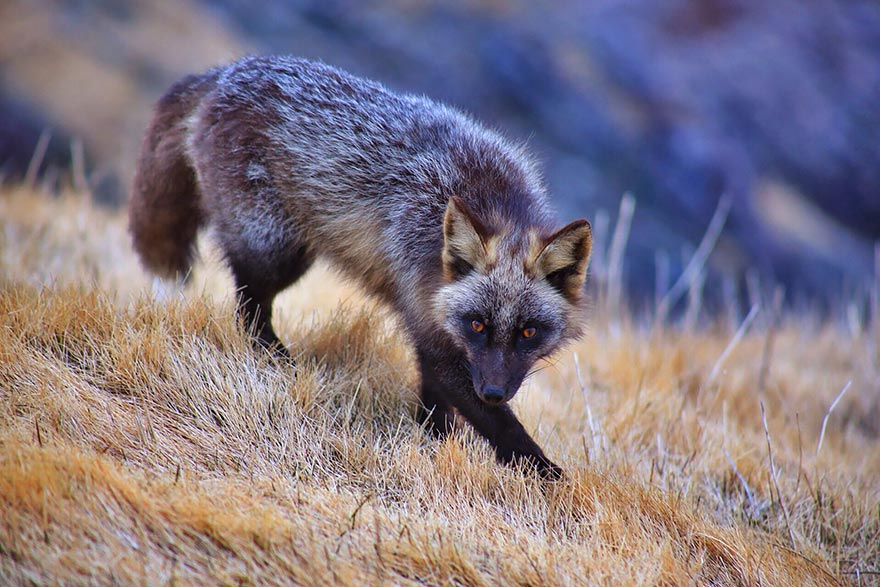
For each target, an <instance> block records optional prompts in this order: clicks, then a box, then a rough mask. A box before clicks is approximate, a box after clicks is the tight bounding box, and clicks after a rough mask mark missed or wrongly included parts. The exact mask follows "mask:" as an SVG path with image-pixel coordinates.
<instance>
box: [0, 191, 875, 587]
mask: <svg viewBox="0 0 880 587" xmlns="http://www.w3.org/2000/svg"><path fill="white" fill-rule="evenodd" d="M200 249H201V251H202V255H201V257H202V259H201V261H200V262H199V264H198V266H197V268H196V271H195V273H194V276H193V279H192V283H190V285H189V286H188V287H187V288H186V289H184V290H183V291H182V292H174V291H171V292H170V293H168V292H167V291H166V292H165V293H164V295H162V296H158V295H156V293H155V292H154V289H153V283H152V281H151V279H150V278H149V277H148V276H147V275H146V274H145V273H144V272H143V271H142V270H141V268H140V266H139V265H138V263H137V260H136V258H135V256H134V254H133V252H132V251H131V248H130V245H129V239H128V236H127V234H126V230H125V210H120V211H110V210H106V209H102V208H100V207H99V206H96V205H93V204H92V203H91V201H90V198H89V197H88V196H87V195H83V194H78V193H67V194H63V195H61V196H50V195H46V194H40V193H37V190H34V189H29V188H23V187H9V186H7V187H3V188H0V402H2V409H0V513H2V515H0V583H3V584H14V585H18V584H21V585H30V584H36V585H43V584H47V585H49V584H52V585H54V584H65V585H72V584H97V585H115V584H123V585H127V584H137V585H142V584H143V585H165V584H175V585H203V584H218V585H229V584H236V585H240V584H254V585H290V584H298V585H328V584H333V585H379V584H383V585H384V584H399V585H589V584H597V585H692V584H696V585H768V586H776V585H797V586H807V585H838V584H853V585H871V584H877V583H878V573H880V442H878V436H880V424H878V421H880V398H878V396H880V394H878V393H877V389H878V385H880V371H878V369H880V360H878V350H877V349H878V342H880V336H878V330H880V329H878V327H877V325H876V324H874V325H873V326H872V325H870V324H867V323H865V320H864V318H863V317H862V315H863V314H864V312H863V311H860V310H859V307H858V306H856V305H850V306H847V309H848V311H843V312H841V313H840V314H841V317H839V318H835V317H834V316H832V317H831V318H830V319H828V320H827V321H820V320H819V319H818V318H815V317H812V316H809V315H803V314H800V315H797V316H795V315H792V314H787V315H785V316H784V317H779V316H775V315H774V314H773V312H772V311H771V310H769V309H768V308H767V306H766V305H765V307H763V308H762V310H760V311H759V312H758V314H756V315H755V319H754V320H753V321H752V322H751V323H750V324H749V328H748V329H746V330H745V333H744V336H742V337H741V338H738V337H736V336H734V333H735V331H736V330H737V327H738V326H739V323H740V322H741V320H742V316H738V315H737V314H736V312H731V317H730V318H729V319H726V320H716V321H714V322H711V323H710V324H709V325H703V326H702V327H700V328H699V329H695V328H684V327H680V326H679V327H675V326H671V325H663V324H656V323H652V322H651V321H650V320H645V319H643V318H641V319H638V320H636V319H630V318H627V317H625V316H624V317H623V318H622V319H610V318H609V317H608V316H609V313H608V312H607V311H606V310H607V304H608V301H607V300H604V301H603V299H602V296H601V295H600V296H598V298H597V299H598V301H597V302H596V303H595V304H594V306H593V308H592V310H591V320H590V321H591V327H590V330H589V333H588V334H587V336H586V337H585V338H584V339H583V340H582V341H579V342H577V343H575V344H573V345H572V346H570V347H568V348H566V349H565V350H564V351H562V352H560V353H559V355H558V356H556V357H554V359H553V360H552V361H551V362H548V363H547V365H546V368H544V369H542V370H541V371H540V372H539V373H537V374H536V375H535V376H533V377H532V378H531V379H529V380H528V381H527V382H526V384H525V385H524V388H523V389H522V390H521V391H520V393H519V395H518V396H517V398H516V399H515V400H514V409H515V410H516V412H517V413H518V414H519V415H520V417H521V419H522V420H523V422H524V423H525V425H526V427H527V428H528V429H529V430H530V431H531V432H532V433H533V434H534V436H535V438H536V439H537V440H538V442H539V444H541V445H542V446H543V447H544V449H545V451H546V452H547V454H548V456H550V457H551V458H552V459H553V460H555V461H556V462H558V463H559V464H560V465H562V466H563V467H564V468H565V470H566V472H567V475H566V477H565V478H564V479H563V480H562V481H559V482H556V483H549V482H544V481H541V480H540V479H538V478H536V477H535V476H534V475H533V474H531V473H529V472H528V471H521V470H516V469H511V468H507V467H504V466H502V465H499V464H497V463H496V462H495V460H494V458H493V456H492V455H491V453H490V450H489V448H488V446H487V445H486V444H485V443H484V442H483V441H482V440H480V439H479V438H477V437H475V436H474V435H473V434H472V433H471V432H470V431H469V429H468V428H467V427H462V428H461V429H460V430H458V431H457V432H456V433H455V434H454V435H453V436H452V437H450V438H449V439H447V440H445V441H443V442H437V441H434V440H432V439H430V437H429V436H428V435H427V434H426V433H425V431H424V430H422V429H421V428H420V427H419V426H418V425H417V423H416V422H415V421H414V419H413V416H414V414H415V407H416V401H417V384H418V376H417V374H416V372H415V369H414V365H413V361H412V355H411V352H410V350H409V348H408V346H407V342H406V340H405V338H404V336H403V335H402V333H401V331H400V330H399V328H398V327H397V325H396V323H395V322H394V320H393V318H392V317H391V316H390V315H389V314H388V313H387V311H386V310H385V309H384V308H382V307H379V306H377V305H376V304H374V303H373V302H371V301H370V300H368V299H365V298H363V297H362V296H360V295H359V294H358V293H357V290H356V288H354V287H352V286H351V285H347V284H344V283H343V282H342V281H341V280H339V279H338V278H337V277H336V276H334V275H333V273H332V272H330V271H329V270H328V269H327V268H325V267H317V268H316V269H315V270H313V272H312V273H311V274H310V275H308V276H307V277H306V278H305V279H304V280H303V281H302V282H301V283H300V284H298V285H297V286H295V287H294V288H292V289H291V291H290V292H287V293H285V294H284V295H283V296H282V298H280V299H279V301H278V305H277V306H276V308H277V311H278V319H277V321H276V324H277V325H278V331H279V334H280V335H281V337H282V338H283V339H284V340H285V341H286V342H288V344H289V347H290V349H291V352H292V354H293V355H294V356H295V357H296V359H297V366H296V368H294V367H293V366H291V365H290V364H287V363H285V362H279V361H277V360H275V359H273V358H271V357H270V356H268V355H264V354H262V353H257V352H254V350H253V349H252V347H251V345H250V343H249V342H248V340H247V338H246V336H245V335H244V334H243V333H242V332H241V330H240V329H239V328H238V326H237V325H236V323H235V319H234V310H233V305H232V285H231V279H230V277H229V275H228V273H227V271H226V270H225V269H224V267H223V265H222V263H220V262H219V261H218V260H217V256H216V254H214V253H213V252H212V250H211V247H210V238H205V239H203V240H202V242H201V244H200ZM597 277H601V276H597ZM598 281H601V280H600V279H599V280H598ZM599 293H601V292H599ZM875 295H876V293H875ZM703 322H704V321H703ZM843 390H845V391H843ZM842 391H843V393H842V395H841V392H842ZM836 399H839V401H837V402H836V403H835V400H836ZM832 406H833V407H832Z"/></svg>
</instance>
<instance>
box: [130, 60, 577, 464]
mask: <svg viewBox="0 0 880 587" xmlns="http://www.w3.org/2000/svg"><path fill="white" fill-rule="evenodd" d="M207 225H210V226H212V227H213V231H214V235H215V238H216V239H217V240H218V242H219V245H220V247H221V249H222V251H223V252H224V254H225V257H226V259H227V261H228V264H229V266H230V268H231V270H232V273H233V276H234V278H235V282H236V285H237V287H238V291H239V306H238V307H239V313H240V315H241V316H242V318H243V319H244V320H245V321H246V323H247V324H249V325H251V326H252V327H253V328H254V331H255V333H256V335H257V340H258V341H259V342H260V343H262V344H263V345H264V346H266V347H267V348H274V349H276V350H280V351H281V352H284V351H283V346H281V343H280V341H279V339H278V337H277V336H276V334H275V331H274V330H273V328H272V324H271V318H272V301H273V299H274V297H275V295H276V294H277V293H279V292H280V291H281V290H283V289H285V288H286V287H287V286H289V285H290V284H292V283H293V282H295V281H296V280H297V279H298V278H299V277H300V276H301V275H302V274H303V273H305V272H306V270H307V269H308V268H309V266H310V265H311V264H312V262H313V260H314V259H315V258H317V257H319V256H320V257H323V258H326V259H328V260H329V261H330V262H331V264H332V265H334V266H335V267H336V268H338V269H339V270H340V271H341V272H342V273H343V274H345V275H347V276H349V277H350V278H352V279H354V280H356V281H358V282H359V283H360V284H362V286H363V287H364V288H365V289H366V290H367V291H368V292H370V293H371V294H373V295H375V296H378V297H379V298H381V299H382V300H384V301H385V302H387V303H388V304H389V305H390V306H391V307H392V308H394V309H395V310H396V312H397V313H398V315H399V317H400V320H401V324H402V325H403V327H404V328H405V329H406V332H407V333H408V335H409V337H410V339H411V341H412V342H413V343H414V345H415V350H416V356H417V359H418V364H419V368H420V371H421V396H422V417H423V418H424V419H425V421H426V422H427V423H428V425H429V429H430V430H431V431H433V432H434V433H435V434H436V435H438V436H443V435H445V434H446V433H447V432H448V431H449V430H450V428H451V425H452V418H453V414H454V412H455V411H457V412H458V413H459V414H460V415H461V416H463V417H464V418H465V419H466V420H467V421H468V422H470V423H471V424H472V425H473V427H474V428H475V429H476V431H477V432H478V433H479V434H481V435H482V436H484V437H485V438H486V439H487V440H488V441H489V442H490V443H491V444H492V446H493V447H494V449H495V451H496V454H497V456H498V458H499V459H500V460H501V461H503V462H508V463H510V462H520V461H522V462H525V463H529V464H531V465H534V466H535V467H537V469H538V470H539V471H540V472H541V473H542V474H544V475H545V476H548V477H558V476H559V474H560V473H561V470H560V469H559V467H557V466H556V465H555V464H553V463H552V462H551V461H550V460H548V459H547V457H546V456H545V455H544V453H543V452H542V451H541V449H540V448H539V447H538V446H537V444H536V443H535V442H534V441H533V440H532V439H531V438H530V437H529V435H528V434H527V433H526V431H525V430H524V429H523V427H522V425H521V424H520V422H519V421H518V420H517V419H516V417H515V416H514V414H513V412H512V411H511V410H510V407H509V406H508V405H507V402H508V400H510V398H511V397H513V395H514V394H515V393H516V391H517V390H518V389H519V387H520V385H521V383H522V381H523V379H524V378H525V377H526V376H527V375H528V373H529V372H530V369H532V368H533V366H534V364H535V362H536V361H538V360H539V359H541V358H543V357H546V356H547V355H549V354H550V353H552V352H553V351H555V350H556V349H557V348H558V347H559V346H560V345H561V344H563V343H564V342H565V341H567V340H570V339H572V338H575V337H577V336H579V335H580V333H581V330H582V317H583V305H584V300H583V294H582V284H583V281H584V276H585V273H586V268H587V263H588V261H589V256H590V249H591V232H590V225H589V223H588V222H587V221H586V220H579V221H575V222H572V223H571V224H568V225H567V226H565V227H564V228H561V229H559V230H557V229H556V228H555V226H554V224H553V221H552V219H551V214H550V212H549V207H548V204H547V197H546V193H545V188H544V187H543V185H542V182H541V179H540V177H539V175H538V173H537V171H536V168H535V166H534V165H533V163H532V161H531V160H530V158H529V157H528V155H527V154H526V153H525V152H524V150H523V149H522V148H520V147H517V146H514V145H513V144H511V143H510V142H508V141H507V140H505V139H504V138H502V137H501V136H499V135H498V134H496V133H494V132H491V131H489V130H487V129H485V128H484V127H482V126H480V125H479V124H477V123H476V122H474V121H473V120H472V119H471V118H469V117H468V116H466V115H464V114H462V113H461V112H459V111H457V110H454V109H452V108H449V107H446V106H443V105H441V104H437V103H435V102H432V101H430V100H428V99H426V98H423V97H416V96H410V95H399V94H396V93H393V92H391V91H389V90H387V89H385V88H384V87H383V86H381V85H380V84H377V83H375V82H371V81H367V80H363V79H359V78H356V77H353V76H351V75H349V74H346V73H344V72H342V71H340V70H338V69H335V68H332V67H330V66H327V65H323V64H318V63H312V62H309V61H305V60H301V59H294V58H286V57H262V58H250V59H245V60H243V61H240V62H238V63H235V64H232V65H230V66H228V67H221V68H216V69H212V70H210V71H208V72H206V73H204V74H201V75H194V76H189V77H187V78H185V79H183V80H182V81H180V82H179V83H177V84H176V85H174V86H173V87H172V88H171V89H170V90H169V91H168V93H166V94H165V96H164V97H162V98H161V99H160V101H159V102H158V104H157V106H156V111H155V116H154V119H153V121H152V123H151V125H150V127H149V129H148V131H147V134H146V138H145V140H144V144H143V150H142V153H141V157H140V160H139V163H138V169H137V173H136V176H135V181H134V190H133V194H132V199H131V206H130V226H129V228H130V231H131V234H132V237H133V242H134V247H135V249H136V251H137V252H138V254H139V255H140V258H141V260H142V262H143V264H144V265H145V266H146V267H147V268H148V269H149V270H151V271H153V272H155V273H157V274H159V275H162V276H166V277H172V278H173V277H176V278H182V277H184V276H185V275H187V273H188V272H189V270H190V263H191V260H192V258H193V253H194V243H195V237H196V233H197V231H198V230H199V229H200V228H201V227H203V226H207Z"/></svg>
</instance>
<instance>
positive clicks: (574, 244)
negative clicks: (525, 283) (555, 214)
mask: <svg viewBox="0 0 880 587" xmlns="http://www.w3.org/2000/svg"><path fill="white" fill-rule="evenodd" d="M592 250H593V230H592V228H591V227H590V223H589V222H588V221H587V220H575V221H574V222H572V223H570V224H568V225H566V226H564V227H563V228H561V229H559V230H558V231H556V232H555V233H554V234H553V235H551V236H550V237H549V238H548V239H546V240H545V241H544V248H543V249H542V250H541V252H540V253H538V256H537V257H536V258H535V263H534V266H535V268H536V272H537V274H538V275H539V276H540V277H543V278H544V279H546V280H547V281H549V282H550V285H552V286H553V287H554V288H556V289H557V290H559V292H560V293H562V295H564V296H565V297H567V298H569V299H577V298H579V297H580V295H581V286H582V285H583V283H584V278H585V277H586V275H587V265H588V264H589V263H590V252H591V251H592Z"/></svg>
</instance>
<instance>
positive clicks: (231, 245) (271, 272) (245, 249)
mask: <svg viewBox="0 0 880 587" xmlns="http://www.w3.org/2000/svg"><path fill="white" fill-rule="evenodd" d="M232 218H234V220H233V221H232V222H228V223H223V224H226V226H223V225H221V226H219V227H218V228H219V234H220V235H221V244H222V247H223V249H224V252H225V254H226V258H227V260H228V263H229V266H230V268H231V269H232V276H233V278H234V279H235V286H236V291H237V292H238V293H237V295H238V307H237V310H238V315H239V317H240V318H241V320H242V322H243V323H244V325H245V327H246V328H248V329H249V330H250V331H251V332H253V334H254V336H255V337H256V342H257V343H259V345H260V346H261V347H263V348H265V349H267V350H271V351H272V352H274V353H275V354H277V355H279V356H282V357H288V358H289V353H288V351H287V349H286V348H285V346H284V345H283V344H282V342H281V340H280V339H279V338H278V335H277V334H276V333H275V329H274V328H272V302H273V300H274V299H275V296H277V295H278V294H279V293H280V292H281V291H282V290H284V289H286V288H287V287H288V286H290V285H292V284H293V283H294V282H296V281H297V280H298V279H299V278H300V277H302V275H303V274H304V273H305V272H306V271H307V270H308V269H309V267H311V265H312V262H313V261H314V255H313V254H312V253H311V251H310V250H309V248H308V247H307V246H306V245H305V244H304V243H302V242H301V240H300V239H298V238H297V237H296V234H295V231H294V230H293V229H292V228H291V227H289V226H288V227H285V226H284V225H283V224H282V223H280V222H277V221H276V222H273V221H272V218H271V216H270V217H266V216H263V217H261V218H259V219H252V222H254V221H261V222H262V224H261V225H260V226H259V230H257V229H255V227H254V225H253V224H252V223H251V225H250V226H249V225H248V224H247V214H242V215H234V216H232ZM242 220H244V221H245V223H244V224H241V223H240V221H242ZM229 224H237V226H235V225H233V226H230V225H229Z"/></svg>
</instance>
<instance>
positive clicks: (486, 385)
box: [471, 366, 523, 406]
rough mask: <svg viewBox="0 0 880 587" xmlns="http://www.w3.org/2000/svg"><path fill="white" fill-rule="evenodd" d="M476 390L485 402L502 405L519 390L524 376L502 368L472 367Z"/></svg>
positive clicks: (491, 404)
mask: <svg viewBox="0 0 880 587" xmlns="http://www.w3.org/2000/svg"><path fill="white" fill-rule="evenodd" d="M471 376H472V377H473V383H474V391H475V392H476V394H477V397H479V398H480V400H481V401H482V402H483V403H486V404H489V405H490V406H500V405H502V404H505V403H507V402H509V401H510V400H511V399H513V396H515V395H516V392H517V391H519V386H520V385H521V384H522V379H523V378H522V377H521V376H518V375H516V374H511V373H510V372H507V371H506V370H500V369H485V370H484V369H480V368H479V366H472V367H471Z"/></svg>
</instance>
